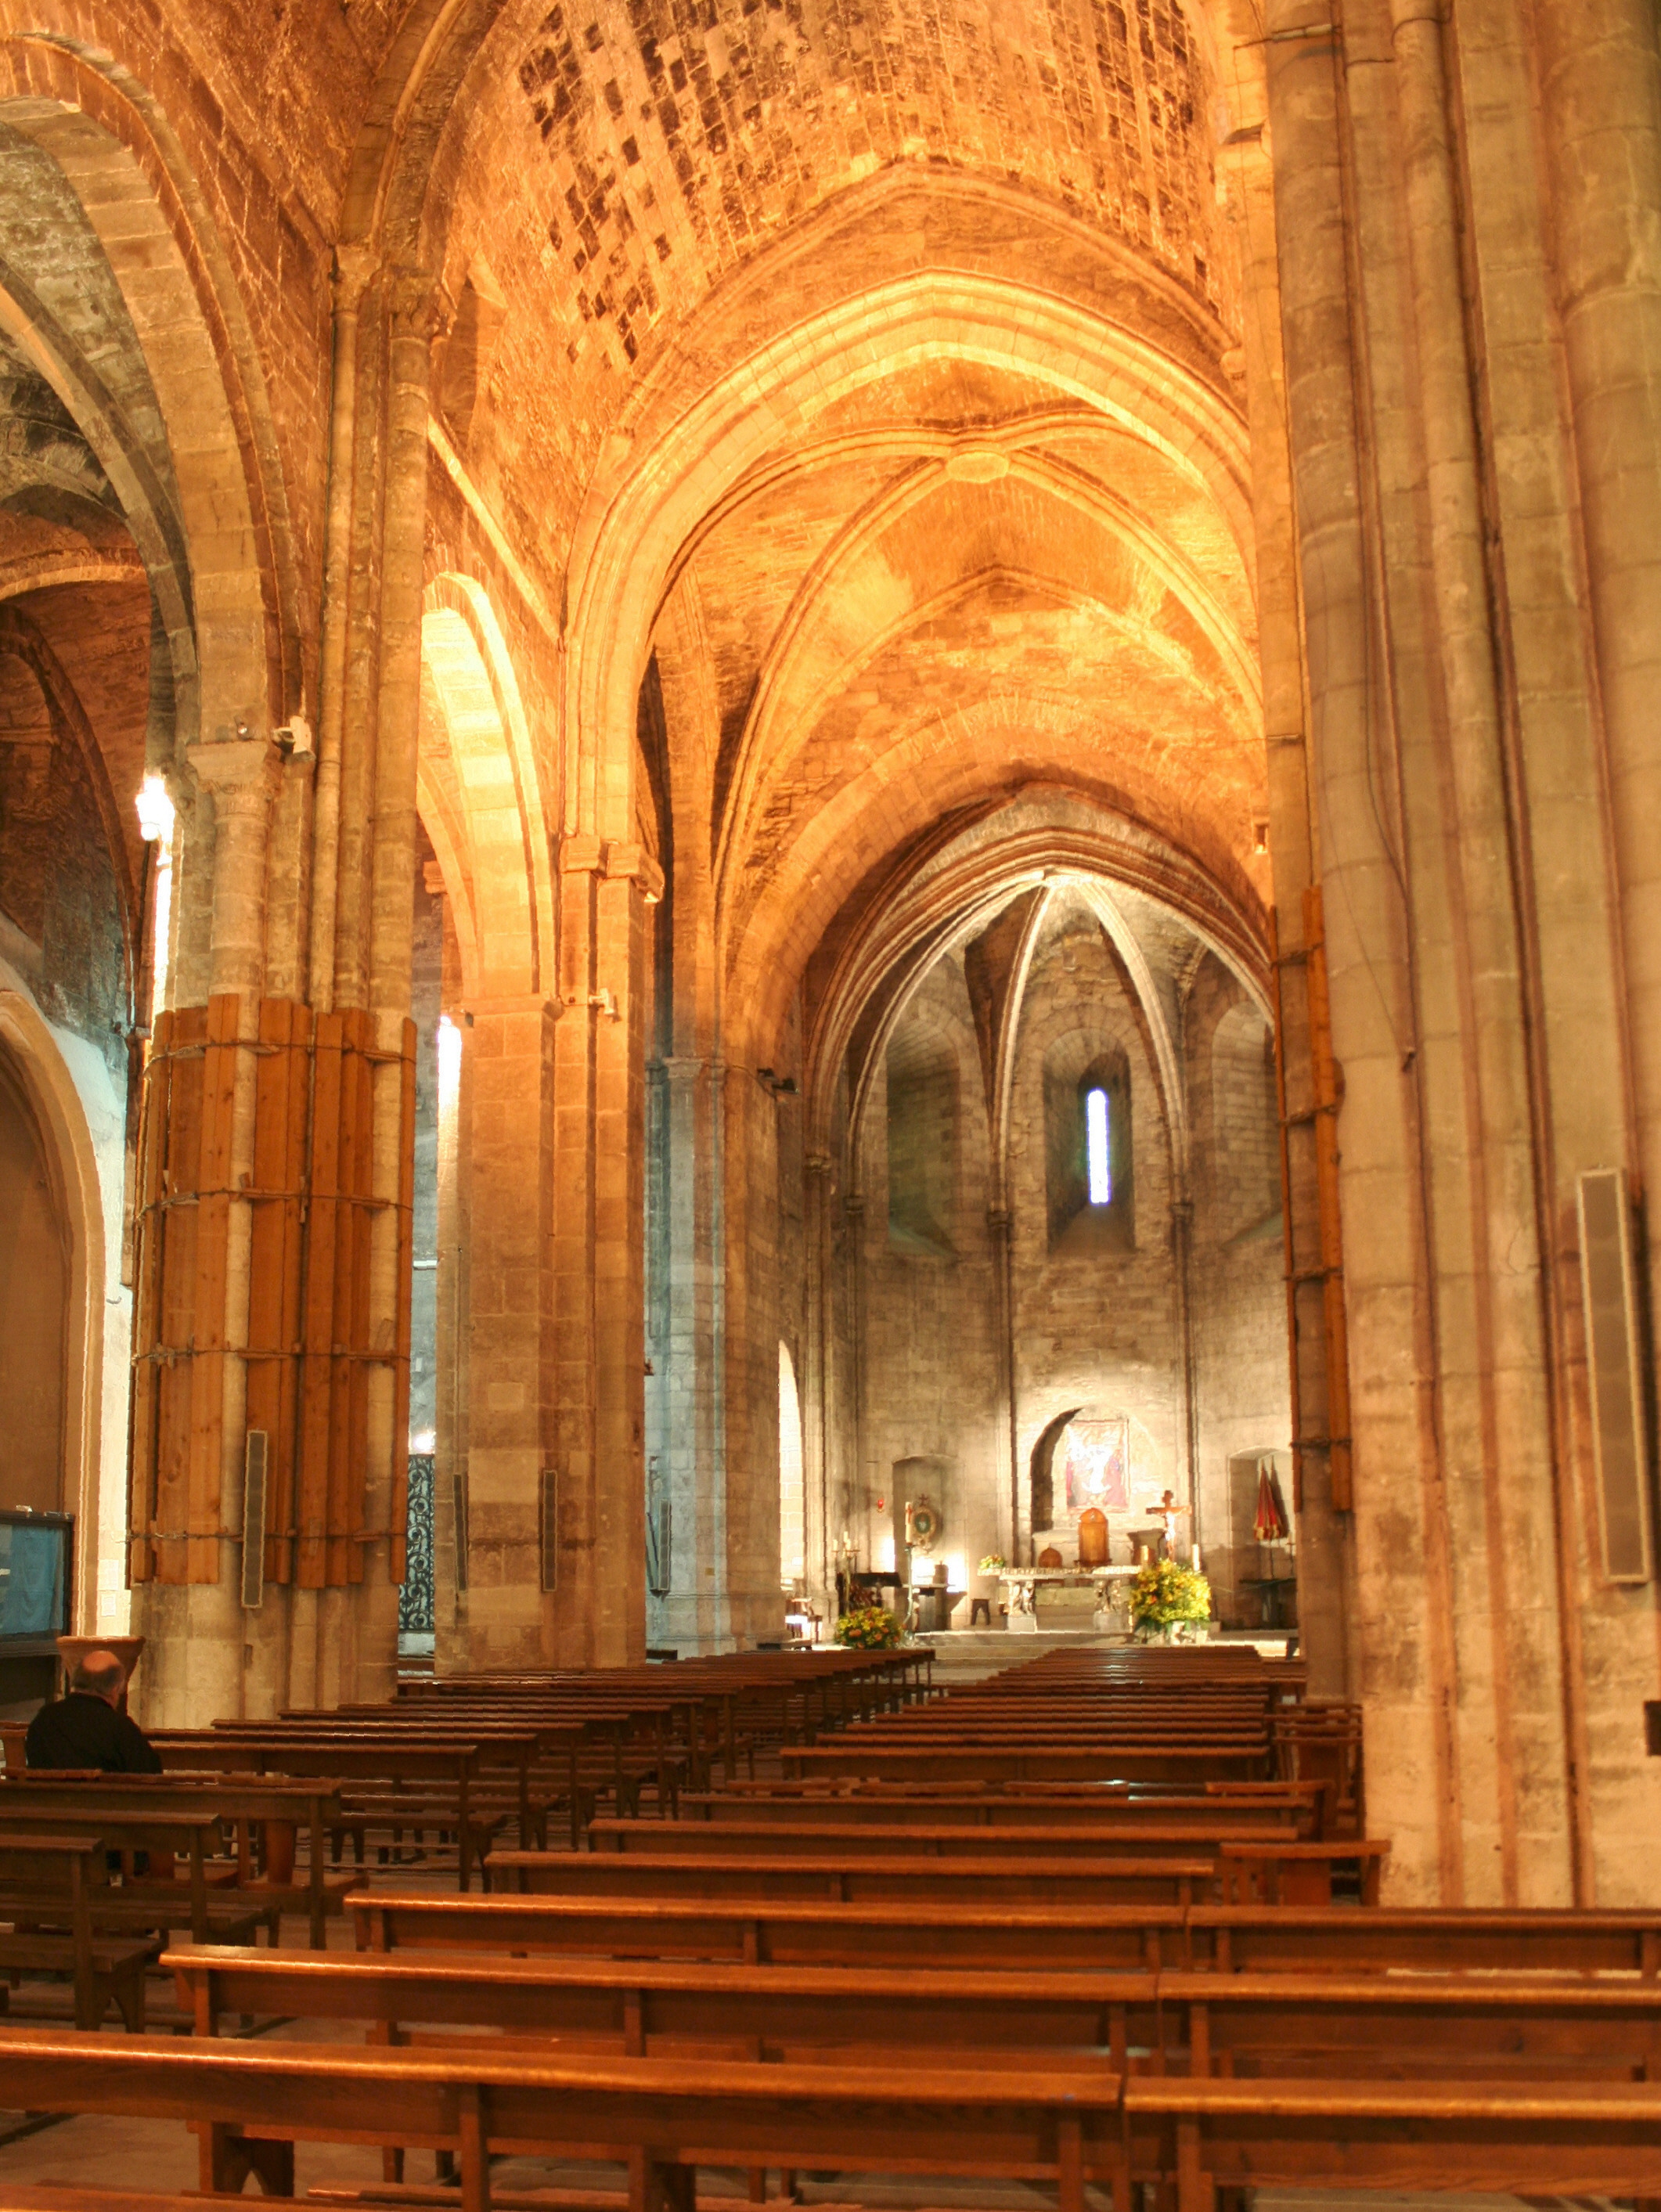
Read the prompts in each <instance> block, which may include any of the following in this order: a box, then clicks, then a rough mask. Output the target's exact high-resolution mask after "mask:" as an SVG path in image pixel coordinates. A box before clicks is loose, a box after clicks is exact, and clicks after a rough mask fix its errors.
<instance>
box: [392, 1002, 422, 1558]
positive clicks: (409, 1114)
mask: <svg viewBox="0 0 1661 2212" xmlns="http://www.w3.org/2000/svg"><path fill="white" fill-rule="evenodd" d="M415 1056H416V1025H415V1024H414V1023H413V1022H412V1021H406V1022H405V1024H404V1038H403V1050H402V1052H401V1053H400V1054H399V1115H398V1311H397V1313H396V1315H395V1316H393V1327H392V1344H393V1357H392V1530H391V1539H392V1541H391V1551H390V1554H389V1556H390V1559H391V1566H392V1581H393V1582H395V1583H402V1582H403V1580H404V1571H405V1550H406V1549H407V1547H408V1543H409V1525H408V1524H409V1503H410V1462H409V1457H408V1455H407V1453H406V1451H405V1438H406V1437H408V1435H409V1433H410V1333H411V1300H412V1297H413V1291H414V1280H415V1125H416V1059H415Z"/></svg>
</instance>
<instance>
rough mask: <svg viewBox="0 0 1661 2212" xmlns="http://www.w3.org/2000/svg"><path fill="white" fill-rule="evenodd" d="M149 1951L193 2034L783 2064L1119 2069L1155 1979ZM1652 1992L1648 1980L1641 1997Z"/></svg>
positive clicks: (1135, 2041)
mask: <svg viewBox="0 0 1661 2212" xmlns="http://www.w3.org/2000/svg"><path fill="white" fill-rule="evenodd" d="M161 1963H162V1965H163V1966H168V1967H171V1969H172V1970H173V1973H174V1975H175V1977H176V1978H177V1980H178V1984H179V2002H180V2003H181V2005H182V2006H183V2007H184V2008H186V2011H188V2012H189V2013H190V2014H191V2015H192V2017H193V2018H194V2020H195V2021H196V2024H197V2028H198V2033H203V2034H210V2035H211V2034H216V2033H218V2023H219V2021H220V2018H221V2016H222V2015H224V2014H226V2013H234V2014H242V2013H251V2014H254V2015H271V2014H275V2015H285V2016H290V2017H293V2018H295V2019H299V2020H351V2021H366V2022H371V2023H374V2024H375V2025H377V2026H378V2027H381V2028H383V2029H393V2030H396V2031H398V2032H399V2035H400V2037H401V2035H402V2033H404V2032H405V2031H407V2030H408V2029H409V2028H411V2027H417V2026H420V2025H422V2024H427V2025H432V2024H441V2026H442V2027H443V2029H444V2031H445V2033H447V2034H453V2033H454V2031H455V2030H456V2028H457V2027H476V2028H494V2029H500V2030H501V2031H502V2033H507V2034H513V2035H532V2036H536V2037H538V2038H539V2039H546V2040H548V2041H550V2042H551V2043H553V2044H557V2046H558V2047H559V2048H561V2049H568V2048H569V2049H575V2050H593V2051H615V2052H618V2053H626V2054H629V2055H630V2056H634V2057H640V2056H642V2055H646V2056H661V2057H672V2056H684V2055H686V2054H688V2053H697V2054H698V2055H702V2056H703V2057H733V2058H762V2057H766V2058H770V2059H782V2060H785V2061H789V2062H795V2061H806V2060H808V2059H810V2058H820V2057H824V2056H826V2055H840V2057H843V2059H853V2060H855V2062H856V2063H861V2064H863V2063H867V2062H866V2060H865V2059H864V2057H861V2053H863V2052H865V2051H870V2052H872V2053H873V2054H874V2053H876V2052H878V2051H881V2052H882V2053H884V2054H885V2063H895V2064H897V2065H898V2066H900V2067H902V2068H903V2067H904V2064H906V2063H909V2055H910V2054H915V2053H916V2051H920V2050H927V2051H928V2053H929V2055H930V2057H931V2059H939V2060H944V2059H945V2058H946V2055H947V2054H948V2053H950V2054H952V2056H953V2057H954V2058H955V2057H957V2056H958V2054H962V2053H965V2052H967V2053H971V2054H972V2053H977V2052H979V2053H985V2052H987V2051H996V2052H999V2053H1001V2057H1000V2058H999V2061H998V2063H1001V2064H1002V2063H1008V2064H1011V2065H1018V2064H1026V2063H1033V2064H1038V2063H1052V2062H1053V2061H1054V2060H1055V2058H1056V2053H1057V2052H1058V2051H1062V2052H1068V2051H1070V2052H1072V2053H1073V2054H1074V2056H1076V2057H1084V2056H1086V2055H1094V2056H1097V2057H1106V2058H1109V2059H1110V2060H1111V2062H1112V2063H1114V2064H1115V2065H1116V2067H1117V2068H1118V2069H1120V2070H1123V2068H1124V2066H1125V2065H1126V2064H1127V2063H1128V2058H1129V2050H1130V2049H1132V2048H1137V2047H1141V2048H1151V2047H1152V2045H1153V2043H1154V2041H1155V2039H1156V2028H1155V2021H1156V1998H1157V1990H1158V1977H1157V1976H1156V1975H1154V1974H1152V1973H1149V1972H1146V1971H1135V1972H1128V1973H1123V1972H1122V1973H1117V1974H1102V1973H1093V1974H1092V1973H1081V1972H1063V1973H1050V1974H1040V1973H1021V1974H1002V1975H989V1973H988V1972H986V1971H985V1970H984V1969H982V1970H977V1971H964V1970H958V1971H953V1970H951V1969H939V1968H930V1969H928V1970H927V1971H924V1970H920V1969H911V1970H906V1969H904V1968H897V1967H894V1966H889V1965H886V1964H874V1963H873V1962H872V1961H871V1960H866V1961H864V1962H862V1963H861V1964H859V1965H856V1966H776V1965H771V1966H756V1965H749V1966H745V1965H737V1964H733V1965H727V1964H714V1963H711V1962H709V1961H707V1960H696V1961H694V1960H634V1961H631V1962H630V1961H624V1960H610V1959H606V1960H599V1959H572V1958H565V1959H557V1958H541V1959H517V1958H513V1957H510V1956H508V1955H507V1954H504V1953H502V1952H501V1951H475V1952H466V1951H447V1952H445V1953H443V1954H433V1953H429V1954H425V1955H423V1954H422V1953H420V1952H418V1951H409V1950H399V1951H392V1952H375V1951H361V1952H357V1953H356V1954H352V1955H351V1956H350V1957H344V1956H342V1955H340V1954H336V1955H335V1956H333V1957H332V1958H328V1959H323V1958H319V1957H318V1956H317V1955H316V1954H313V1953H312V1952H308V1951H293V1952H283V1951H271V1950H262V1949H249V1950H244V1951H225V1950H222V1949H221V1948H219V1947H217V1946H214V1947H211V1948H201V1949H196V1948H177V1949H174V1950H171V1951H169V1952H167V1954H165V1956H164V1957H163V1959H162V1961H161ZM1213 1985H1214V1987H1215V1986H1217V1984H1215V1983H1214V1984H1213ZM1226 1986H1228V1987H1229V1988H1231V1989H1232V1984H1228V1985H1226ZM1655 2002H1656V2000H1655V1998H1654V1996H1651V1997H1650V1999H1649V2004H1650V2008H1651V2010H1652V2011H1653V2009H1654V2008H1655ZM871 2063H875V2059H874V2057H873V2059H872V2061H871Z"/></svg>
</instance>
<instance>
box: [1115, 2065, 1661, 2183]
mask: <svg viewBox="0 0 1661 2212" xmlns="http://www.w3.org/2000/svg"><path fill="white" fill-rule="evenodd" d="M1124 2108H1125V2120H1126V2126H1127V2130H1128V2134H1129V2150H1130V2169H1131V2173H1132V2175H1133V2176H1134V2177H1135V2179H1139V2180H1141V2179H1146V2180H1155V2181H1160V2180H1164V2179H1165V2178H1166V2177H1167V2176H1174V2178H1175V2180H1176V2184H1177V2212H1215V2206H1216V2201H1217V2191H1218V2190H1219V2189H1228V2190H1238V2189H1243V2188H1250V2189H1263V2188H1285V2189H1310V2188H1324V2189H1326V2190H1330V2189H1332V2188H1333V2187H1334V2186H1335V2185H1337V2186H1342V2188H1344V2189H1347V2190H1348V2189H1378V2190H1387V2191H1392V2192H1401V2191H1410V2190H1420V2189H1425V2190H1445V2189H1452V2190H1467V2191H1484V2192H1495V2193H1509V2194H1514V2195H1517V2196H1521V2197H1526V2198H1528V2200H1529V2201H1530V2202H1531V2203H1538V2201H1539V2200H1540V2199H1541V2197H1551V2196H1561V2197H1579V2198H1584V2197H1594V2196H1596V2197H1628V2198H1638V2199H1640V2200H1641V2199H1644V2198H1653V2197H1657V2196H1661V2086H1658V2085H1655V2084H1652V2083H1649V2082H1638V2083H1623V2084H1620V2085H1615V2084H1610V2085H1607V2086H1603V2085H1597V2084H1592V2085H1588V2086H1586V2087H1575V2088H1573V2089H1567V2090H1565V2089H1554V2088H1550V2087H1547V2086H1546V2085H1545V2084H1543V2083H1541V2082H1538V2081H1530V2082H1525V2083H1517V2084H1510V2083H1499V2082H1483V2083H1482V2084H1480V2085H1471V2084H1467V2085H1463V2086H1459V2087H1441V2086H1439V2085H1437V2084H1435V2083H1432V2082H1396V2081H1383V2082H1381V2081H1320V2082H1314V2081H1283V2080H1263V2079H1254V2080H1251V2081H1197V2080H1177V2079H1173V2078H1171V2077H1166V2078H1165V2079H1164V2080H1155V2079H1153V2078H1150V2077H1148V2076H1142V2077H1141V2078H1139V2079H1137V2080H1135V2081H1129V2082H1128V2083H1127V2084H1126V2087H1125V2095H1124Z"/></svg>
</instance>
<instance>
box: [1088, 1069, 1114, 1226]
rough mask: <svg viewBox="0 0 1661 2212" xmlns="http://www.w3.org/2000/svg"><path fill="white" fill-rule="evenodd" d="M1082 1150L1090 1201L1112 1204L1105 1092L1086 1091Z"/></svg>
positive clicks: (1098, 1204) (1111, 1170)
mask: <svg viewBox="0 0 1661 2212" xmlns="http://www.w3.org/2000/svg"><path fill="white" fill-rule="evenodd" d="M1084 1133H1085V1150H1086V1158H1088V1160H1089V1163H1090V1203H1091V1204H1092V1206H1110V1205H1111V1204H1112V1203H1113V1169H1112V1166H1111V1164H1110V1161H1109V1158H1108V1150H1107V1093H1106V1091H1100V1090H1097V1091H1086V1093H1085V1100H1084Z"/></svg>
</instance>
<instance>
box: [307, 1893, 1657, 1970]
mask: <svg viewBox="0 0 1661 2212" xmlns="http://www.w3.org/2000/svg"><path fill="white" fill-rule="evenodd" d="M350 1911H351V1914H352V1918H353V1921H354V1923H355V1924H356V1932H357V1941H358V1943H359V1946H360V1947H361V1948H368V1949H372V1950H376V1951H388V1950H406V1949H413V1950H429V1949H434V1950H475V1949H484V1948H489V1949H492V1950H496V1949H500V1950H506V1951H512V1952H523V1953H526V1954H530V1955H541V1956H552V1957H563V1958H579V1957H580V1958H587V1957H600V1958H618V1959H653V1958H660V1959H715V1960H722V1959H724V1960H735V1961H748V1962H749V1963H750V1964H751V1965H757V1964H764V1963H766V1962H768V1961H772V1962H775V1963H776V1964H779V1965H787V1966H860V1965H861V1964H862V1963H865V1962H868V1961H869V1960H873V1959H881V1960H884V1961H885V1963H886V1964H888V1965H891V1966H905V1967H911V1966H931V1967H933V1966H941V1967H955V1966H962V1967H974V1966H983V1967H986V1968H989V1969H1007V1968H1010V1967H1019V1968H1027V1969H1031V1970H1032V1971H1034V1972H1045V1971H1056V1972H1065V1971H1068V1970H1078V1971H1086V1970H1096V1971H1102V1972H1112V1971H1116V1970H1129V1969H1133V1968H1136V1967H1143V1966H1160V1965H1162V1964H1169V1965H1173V1966H1174V1965H1181V1964H1183V1960H1184V1958H1185V1955H1186V1953H1185V1942H1186V1938H1185V1933H1184V1916H1183V1911H1182V1910H1181V1908H1180V1907H1179V1906H1177V1905H1134V1906H1133V1905H1099V1904H1098V1905H1070V1906H1065V1907H1063V1906H1057V1905H1043V1906H1030V1905H984V1904H975V1903H968V1904H959V1903H957V1902H955V1901H952V1900H950V1899H944V1900H943V1899H922V1900H919V1901H917V1902H914V1903H908V1904H904V1905H896V1904H856V1905H831V1904H828V1903H818V1902H814V1901H812V1900H807V1901H801V1902H791V1901H789V1900H788V1899H776V1900H767V1899H743V1900H734V1901H728V1902H723V1901H722V1900H721V1899H666V1898H650V1899H635V1898H618V1899H593V1898H566V1897H508V1896H502V1895H497V1896H493V1897H488V1898H485V1897H430V1896H422V1895H418V1894H411V1895H405V1896H399V1895H395V1894H393V1893H390V1892H369V1893H364V1894H362V1895H360V1896H357V1897H355V1898H353V1899H351V1900H350ZM1347 1917H1350V1918H1354V1917H1356V1916H1354V1914H1351V1915H1348V1916H1347ZM1654 1925H1655V1927H1656V1929H1658V1932H1661V1917H1658V1919H1657V1920H1656V1922H1655V1923H1654Z"/></svg>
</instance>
